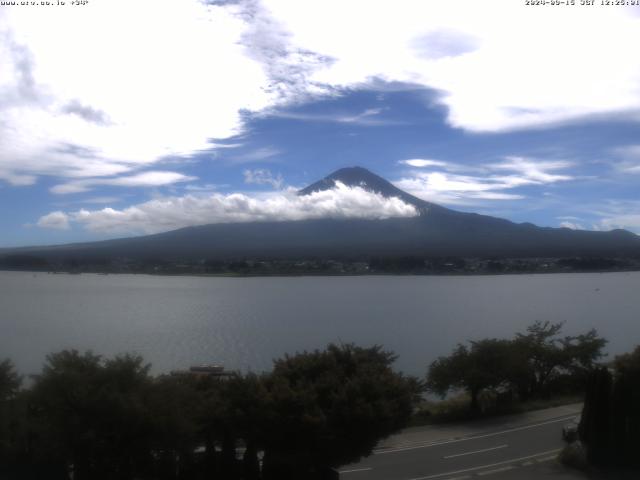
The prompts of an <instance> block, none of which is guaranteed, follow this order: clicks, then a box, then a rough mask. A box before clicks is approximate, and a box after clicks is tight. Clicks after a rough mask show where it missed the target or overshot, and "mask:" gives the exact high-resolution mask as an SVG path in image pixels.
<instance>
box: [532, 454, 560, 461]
mask: <svg viewBox="0 0 640 480" xmlns="http://www.w3.org/2000/svg"><path fill="white" fill-rule="evenodd" d="M556 458H558V456H557V455H549V456H548V457H543V458H537V459H536V462H538V463H542V462H548V461H549V460H555V459H556Z"/></svg>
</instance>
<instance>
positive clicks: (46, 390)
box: [0, 345, 420, 480]
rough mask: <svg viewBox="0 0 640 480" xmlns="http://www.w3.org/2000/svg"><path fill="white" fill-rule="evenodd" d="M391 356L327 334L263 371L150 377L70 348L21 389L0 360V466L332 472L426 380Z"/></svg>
mask: <svg viewBox="0 0 640 480" xmlns="http://www.w3.org/2000/svg"><path fill="white" fill-rule="evenodd" d="M393 360H394V356H393V355H392V354H391V353H389V352H385V351H383V350H382V349H381V348H380V347H373V348H359V347H356V346H354V345H345V346H335V345H330V346H329V347H328V348H327V349H326V350H322V351H315V352H311V353H306V352H305V353H301V354H297V355H293V356H286V357H285V358H283V359H280V360H277V361H276V362H275V365H274V369H273V371H272V372H271V373H267V374H263V375H254V374H247V375H240V374H235V375H231V376H226V377H216V376H210V375H196V374H189V373H186V374H172V375H161V376H158V377H153V376H151V375H150V374H149V366H148V365H145V364H144V362H143V360H142V359H141V358H140V357H137V356H131V355H124V356H117V357H115V358H111V359H104V358H102V357H100V356H98V355H94V354H92V353H91V352H87V353H79V352H77V351H74V350H71V351H62V352H59V353H56V354H53V355H50V356H49V357H47V361H46V364H45V365H44V367H43V369H42V372H41V373H40V374H39V375H37V376H35V377H34V378H33V383H32V385H31V387H30V388H29V389H27V390H25V391H24V392H22V391H19V387H20V378H19V377H18V376H17V374H16V373H15V370H14V369H13V366H12V365H11V364H10V363H9V362H7V361H5V362H2V363H0V394H1V395H0V478H2V479H5V478H7V479H8V480H16V479H26V478H29V479H31V478H47V479H49V480H58V479H60V480H62V479H65V480H66V479H68V478H69V476H70V475H73V478H74V480H84V479H91V480H107V479H108V480H132V479H139V480H152V479H153V480H199V479H204V478H207V479H211V480H215V479H220V480H241V479H242V480H261V479H264V480H268V479H278V480H286V479H288V478H289V479H294V478H295V479H298V478H304V479H308V480H313V479H316V478H317V479H321V478H326V477H325V474H326V473H327V472H329V471H330V468H331V467H336V466H339V465H341V464H344V463H348V462H351V461H354V460H357V459H359V458H360V457H361V456H363V455H367V454H369V453H370V452H371V450H372V449H373V447H374V446H375V444H376V443H377V442H378V441H379V440H380V439H381V438H383V437H385V436H387V435H389V434H391V433H393V432H395V431H396V430H398V429H399V428H402V427H403V426H404V425H405V424H406V422H407V420H408V419H409V416H410V414H411V412H412V407H413V402H414V401H415V400H416V395H417V394H418V393H419V391H420V385H419V383H418V382H417V380H415V379H412V378H406V377H404V376H402V375H400V374H398V373H395V372H394V371H393V370H392V369H391V364H392V362H393ZM9 406H10V407H11V409H9ZM7 419H13V420H16V421H17V423H16V422H14V421H13V420H12V422H6V421H5V420H7ZM263 455H264V456H263ZM9 459H11V460H10V461H9Z"/></svg>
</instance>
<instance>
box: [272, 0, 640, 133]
mask: <svg viewBox="0 0 640 480" xmlns="http://www.w3.org/2000/svg"><path fill="white" fill-rule="evenodd" d="M265 4H266V5H267V7H268V8H269V10H270V11H271V12H272V13H273V15H274V16H275V17H276V18H277V19H278V20H279V22H280V24H282V25H283V26H285V27H286V29H287V32H288V33H289V34H290V42H291V43H293V44H294V45H297V46H299V47H300V48H301V49H303V50H308V51H313V52H316V53H319V54H321V55H325V56H327V57H329V58H332V59H333V62H331V63H329V64H326V66H325V68H322V69H317V70H315V71H314V72H313V73H312V74H311V75H310V79H311V81H313V82H318V83H320V84H323V85H329V86H332V87H352V86H358V85H362V84H366V83H371V82H372V79H373V78H379V79H383V80H386V81H400V82H410V83H412V84H418V85H423V86H426V87H430V88H433V89H436V90H438V91H440V92H441V98H440V101H441V102H442V103H443V104H444V105H446V106H447V107H448V109H449V111H448V120H449V122H450V123H451V124H452V125H454V126H457V127H461V128H465V129H468V130H474V131H500V130H508V129H514V128H526V127H532V126H541V125H543V126H544V125H548V124H549V123H552V122H563V121H569V120H573V119H576V118H579V117H582V116H586V115H594V114H603V113H610V112H620V111H626V112H629V111H638V110H640V90H639V89H638V88H637V86H638V83H639V81H640V58H638V56H637V55H635V56H634V55H633V54H632V53H631V52H630V51H629V50H628V49H625V48H621V47H620V46H621V45H633V44H636V43H637V42H638V41H639V40H640V17H639V16H634V15H630V14H629V11H628V10H627V9H624V8H604V7H597V6H594V7H591V8H584V7H575V8H555V9H554V8H535V7H533V8H532V7H528V6H525V5H524V2H519V1H518V2H515V1H513V0H488V1H482V2H478V1H477V0H459V1H455V2H451V1H448V0H433V1H429V2H425V1H424V0H399V1H397V2H371V1H370V0H350V1H348V2H345V1H343V0H325V1H323V2H317V3H311V4H310V3H308V2H291V1H290V0H265ZM327 32H330V34H327ZM567 38H571V41H567ZM576 45H580V48H576V47H575V46H576Z"/></svg>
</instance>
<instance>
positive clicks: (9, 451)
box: [0, 360, 24, 477]
mask: <svg viewBox="0 0 640 480" xmlns="http://www.w3.org/2000/svg"><path fill="white" fill-rule="evenodd" d="M21 385H22V378H21V377H20V375H18V373H17V372H16V371H15V368H14V366H13V364H12V363H11V362H10V361H9V360H3V361H2V362H0V477H1V476H2V473H3V466H6V465H8V464H9V463H10V462H12V460H13V459H14V458H15V457H16V455H18V454H19V451H18V449H17V445H18V444H21V443H22V442H23V441H24V437H23V436H22V435H21V430H22V431H24V425H21V422H20V420H21V418H20V417H21V415H20V413H21V412H20V409H21V405H20V403H19V402H17V397H18V395H19V391H20V386H21Z"/></svg>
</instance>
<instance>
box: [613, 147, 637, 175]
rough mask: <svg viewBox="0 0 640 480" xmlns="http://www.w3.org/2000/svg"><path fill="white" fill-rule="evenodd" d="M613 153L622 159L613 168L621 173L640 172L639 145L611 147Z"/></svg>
mask: <svg viewBox="0 0 640 480" xmlns="http://www.w3.org/2000/svg"><path fill="white" fill-rule="evenodd" d="M613 153H614V154H615V155H616V156H617V157H619V158H621V159H622V160H621V161H619V162H617V163H615V164H614V166H615V168H616V169H617V170H618V171H620V172H622V173H640V145H625V146H623V147H618V148H614V149H613Z"/></svg>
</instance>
